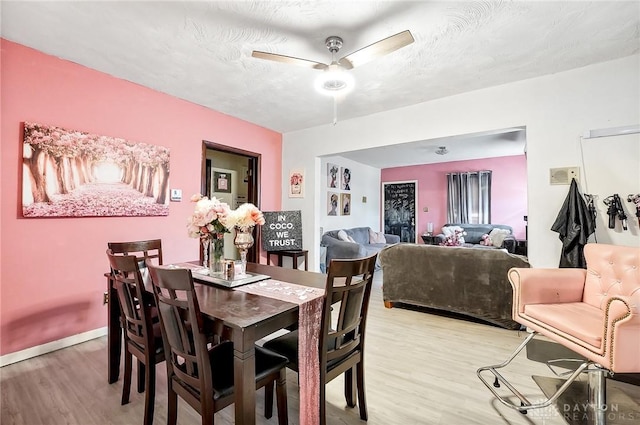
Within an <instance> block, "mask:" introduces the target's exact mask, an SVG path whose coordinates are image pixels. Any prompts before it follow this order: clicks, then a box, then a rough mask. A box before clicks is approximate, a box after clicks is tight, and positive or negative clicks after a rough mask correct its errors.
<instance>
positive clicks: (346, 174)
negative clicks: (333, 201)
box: [340, 167, 351, 190]
mask: <svg viewBox="0 0 640 425" xmlns="http://www.w3.org/2000/svg"><path fill="white" fill-rule="evenodd" d="M340 179H341V180H340V189H342V190H351V169H349V168H347V167H341V168H340Z"/></svg>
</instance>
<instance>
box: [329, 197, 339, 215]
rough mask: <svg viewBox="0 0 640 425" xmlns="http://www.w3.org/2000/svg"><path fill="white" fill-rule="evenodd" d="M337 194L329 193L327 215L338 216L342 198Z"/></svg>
mask: <svg viewBox="0 0 640 425" xmlns="http://www.w3.org/2000/svg"><path fill="white" fill-rule="evenodd" d="M338 196H339V195H338V194H337V193H336V192H327V215H338V206H339V204H340V198H339V197H338Z"/></svg>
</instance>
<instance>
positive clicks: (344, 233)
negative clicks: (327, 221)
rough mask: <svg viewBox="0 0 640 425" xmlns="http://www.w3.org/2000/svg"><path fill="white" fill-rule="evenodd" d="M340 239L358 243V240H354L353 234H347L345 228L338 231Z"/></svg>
mask: <svg viewBox="0 0 640 425" xmlns="http://www.w3.org/2000/svg"><path fill="white" fill-rule="evenodd" d="M338 239H340V240H341V241H345V242H351V243H356V241H355V240H353V238H352V237H351V236H349V235H347V232H345V231H344V230H340V231H339V232H338Z"/></svg>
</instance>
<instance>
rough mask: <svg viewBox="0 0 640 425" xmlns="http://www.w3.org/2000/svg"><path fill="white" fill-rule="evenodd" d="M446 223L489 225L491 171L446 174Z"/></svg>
mask: <svg viewBox="0 0 640 425" xmlns="http://www.w3.org/2000/svg"><path fill="white" fill-rule="evenodd" d="M447 222H449V223H474V224H484V223H487V224H488V223H491V171H472V172H466V173H448V174H447Z"/></svg>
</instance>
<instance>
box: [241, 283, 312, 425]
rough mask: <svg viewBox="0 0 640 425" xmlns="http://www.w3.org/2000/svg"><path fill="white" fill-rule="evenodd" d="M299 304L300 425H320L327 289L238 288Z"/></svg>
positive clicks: (260, 285) (290, 285)
mask: <svg viewBox="0 0 640 425" xmlns="http://www.w3.org/2000/svg"><path fill="white" fill-rule="evenodd" d="M234 290H236V291H243V292H246V293H250V294H255V295H262V296H265V297H269V298H275V299H278V300H281V301H287V302H290V303H294V304H298V306H299V307H298V308H299V313H298V384H299V387H300V425H318V423H319V421H320V418H319V414H320V404H319V402H320V364H319V363H320V358H319V352H318V345H319V342H320V323H321V322H322V320H321V319H322V305H323V296H324V289H319V288H310V287H308V286H301V285H296V284H293V283H288V282H281V281H279V280H275V279H269V280H263V281H262V282H257V283H251V284H249V285H244V286H241V287H237V288H234Z"/></svg>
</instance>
